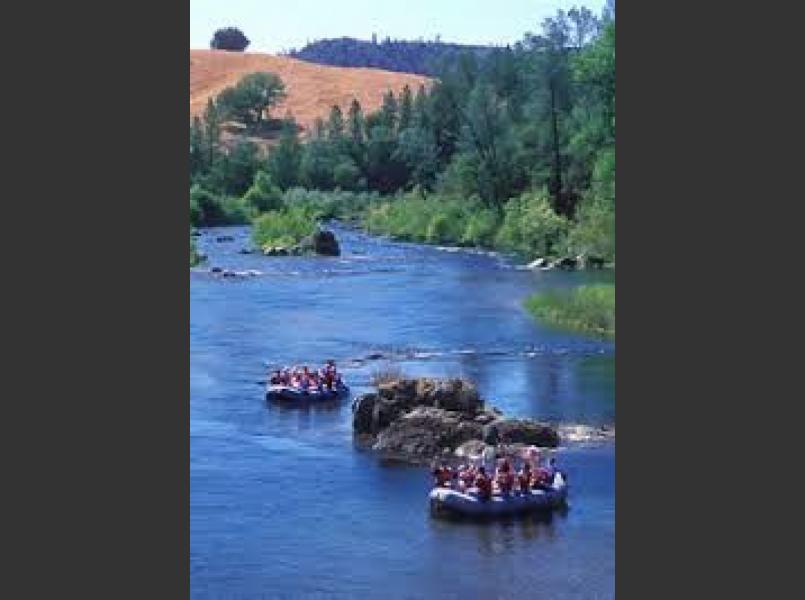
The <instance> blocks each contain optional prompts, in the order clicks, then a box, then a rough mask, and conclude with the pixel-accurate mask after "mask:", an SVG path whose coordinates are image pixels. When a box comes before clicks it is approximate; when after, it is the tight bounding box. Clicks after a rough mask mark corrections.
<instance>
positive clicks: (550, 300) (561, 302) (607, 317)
mask: <svg viewBox="0 0 805 600" xmlns="http://www.w3.org/2000/svg"><path fill="white" fill-rule="evenodd" d="M525 306H526V309H527V310H528V311H529V312H530V313H531V314H532V315H534V316H535V317H537V318H539V319H541V320H543V321H545V322H546V323H549V324H551V325H555V326H558V327H562V328H566V329H572V330H575V331H582V332H588V333H594V334H596V335H601V336H605V337H613V336H614V335H615V286H614V285H612V284H600V285H585V286H580V287H577V288H571V289H569V290H550V291H548V292H544V293H542V294H536V295H534V296H531V297H529V298H528V299H527V300H526V303H525Z"/></svg>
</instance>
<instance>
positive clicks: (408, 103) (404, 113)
mask: <svg viewBox="0 0 805 600" xmlns="http://www.w3.org/2000/svg"><path fill="white" fill-rule="evenodd" d="M413 110H414V107H413V98H412V97H411V88H409V87H408V86H407V85H406V86H405V87H404V88H403V90H402V93H401V94H400V121H399V124H398V127H397V131H399V132H403V131H405V130H406V129H408V128H409V127H410V126H411V122H412V119H413Z"/></svg>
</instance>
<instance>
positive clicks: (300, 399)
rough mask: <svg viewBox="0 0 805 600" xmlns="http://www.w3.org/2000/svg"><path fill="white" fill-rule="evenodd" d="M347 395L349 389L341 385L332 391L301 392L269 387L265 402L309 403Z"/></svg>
mask: <svg viewBox="0 0 805 600" xmlns="http://www.w3.org/2000/svg"><path fill="white" fill-rule="evenodd" d="M348 395H349V387H347V386H346V385H345V384H343V383H341V384H339V385H338V386H336V387H335V388H333V389H332V390H327V389H325V390H322V391H319V390H315V389H312V390H303V389H300V388H295V387H290V386H287V385H271V384H269V385H268V387H267V389H266V400H268V401H270V402H287V403H309V402H328V401H333V400H339V399H341V398H344V397H346V396H348Z"/></svg>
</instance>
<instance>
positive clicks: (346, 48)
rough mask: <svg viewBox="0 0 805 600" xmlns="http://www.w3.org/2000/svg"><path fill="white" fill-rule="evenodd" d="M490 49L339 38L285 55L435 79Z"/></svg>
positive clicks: (423, 42) (436, 42)
mask: <svg viewBox="0 0 805 600" xmlns="http://www.w3.org/2000/svg"><path fill="white" fill-rule="evenodd" d="M493 50H494V47H492V46H470V45H462V44H449V43H445V42H441V41H438V40H437V41H406V40H391V39H388V38H386V39H385V40H383V41H381V42H377V41H367V40H357V39H355V38H349V37H342V38H335V39H325V40H318V41H316V42H313V43H311V44H308V45H307V46H305V47H304V48H302V49H301V50H291V51H290V52H289V53H288V54H289V56H292V57H294V58H298V59H300V60H306V61H309V62H314V63H318V64H322V65H334V66H339V67H373V68H378V69H385V70H388V71H398V72H402V73H418V74H420V75H429V76H433V75H436V74H437V73H438V72H439V70H440V66H441V65H442V64H444V63H449V62H452V61H453V60H454V59H455V58H456V57H457V56H459V55H461V54H464V53H466V52H471V53H473V54H475V55H476V56H477V57H478V58H483V57H485V56H487V55H488V54H490V53H491V52H492V51H493Z"/></svg>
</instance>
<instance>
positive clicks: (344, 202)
mask: <svg viewBox="0 0 805 600" xmlns="http://www.w3.org/2000/svg"><path fill="white" fill-rule="evenodd" d="M379 200H380V196H379V195H378V194H377V193H376V192H344V191H335V192H322V191H318V190H308V189H305V188H299V187H297V188H291V189H289V190H288V191H287V192H285V194H284V195H283V202H284V203H285V205H286V206H305V207H307V208H308V209H310V210H311V212H312V213H313V214H314V215H315V216H316V218H317V219H351V218H355V217H358V216H360V215H363V214H365V213H366V211H367V210H368V208H369V206H371V205H372V204H373V203H376V202H378V201H379Z"/></svg>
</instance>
